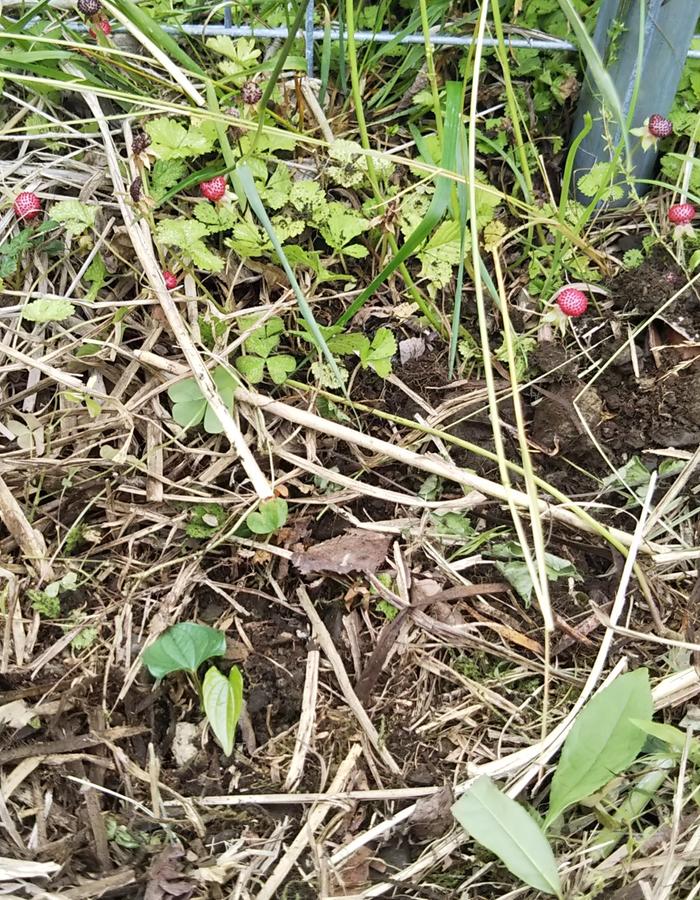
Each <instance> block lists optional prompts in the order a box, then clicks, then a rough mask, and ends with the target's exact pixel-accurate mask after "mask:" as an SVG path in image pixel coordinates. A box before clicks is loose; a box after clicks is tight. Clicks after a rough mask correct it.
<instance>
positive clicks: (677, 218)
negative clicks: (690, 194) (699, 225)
mask: <svg viewBox="0 0 700 900" xmlns="http://www.w3.org/2000/svg"><path fill="white" fill-rule="evenodd" d="M694 217H695V207H694V206H693V204H692V203H676V204H675V206H672V207H671V208H670V209H669V211H668V220H669V222H671V223H672V224H673V225H690V223H691V222H692V221H693V218H694Z"/></svg>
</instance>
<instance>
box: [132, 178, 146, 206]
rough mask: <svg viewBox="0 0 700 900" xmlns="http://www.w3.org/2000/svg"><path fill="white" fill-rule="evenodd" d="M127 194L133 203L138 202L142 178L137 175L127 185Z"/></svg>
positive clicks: (141, 192)
mask: <svg viewBox="0 0 700 900" xmlns="http://www.w3.org/2000/svg"><path fill="white" fill-rule="evenodd" d="M129 194H130V195H131V199H132V200H133V201H134V203H138V202H139V200H140V199H141V197H142V196H143V178H141V176H140V175H137V176H136V178H134V180H133V181H132V182H131V184H130V185H129Z"/></svg>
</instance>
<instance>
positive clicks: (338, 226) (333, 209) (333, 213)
mask: <svg viewBox="0 0 700 900" xmlns="http://www.w3.org/2000/svg"><path fill="white" fill-rule="evenodd" d="M368 228H369V222H368V220H367V219H365V217H364V216H361V215H360V214H359V213H356V212H355V211H354V210H352V209H348V207H346V206H344V204H342V203H329V204H328V218H327V220H326V222H325V224H323V225H322V226H321V228H320V229H319V230H320V232H321V236H322V237H323V240H324V241H325V242H326V243H327V244H328V246H329V247H332V248H333V249H334V250H340V251H342V252H345V249H344V248H346V247H347V245H348V244H350V243H351V241H353V240H354V239H355V238H356V237H359V235H361V234H364V233H365V232H366V231H367V229H368ZM351 255H352V254H351Z"/></svg>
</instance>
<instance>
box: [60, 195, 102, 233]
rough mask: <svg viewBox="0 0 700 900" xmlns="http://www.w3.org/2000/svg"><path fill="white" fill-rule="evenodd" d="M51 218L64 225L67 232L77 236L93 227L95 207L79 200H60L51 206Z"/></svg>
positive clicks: (95, 215)
mask: <svg viewBox="0 0 700 900" xmlns="http://www.w3.org/2000/svg"><path fill="white" fill-rule="evenodd" d="M51 218H52V219H53V220H54V222H59V223H60V224H61V225H63V226H65V229H66V231H67V232H68V233H69V234H72V235H73V236H77V235H79V234H82V233H83V232H84V231H87V230H88V229H89V228H93V227H94V225H95V219H96V218H97V207H96V206H90V205H89V204H87V203H81V202H80V200H61V201H60V202H59V203H56V204H54V206H53V207H52V208H51Z"/></svg>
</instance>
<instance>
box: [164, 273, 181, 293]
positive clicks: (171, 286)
mask: <svg viewBox="0 0 700 900" xmlns="http://www.w3.org/2000/svg"><path fill="white" fill-rule="evenodd" d="M163 281H164V282H165V286H166V288H167V289H168V290H169V291H174V290H175V288H176V287H177V286H178V284H179V281H178V279H177V275H174V274H173V273H172V272H168V271H167V270H166V271H164V272H163Z"/></svg>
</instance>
